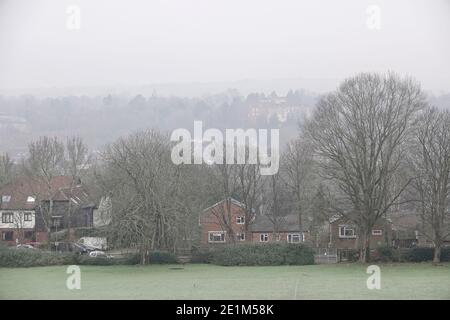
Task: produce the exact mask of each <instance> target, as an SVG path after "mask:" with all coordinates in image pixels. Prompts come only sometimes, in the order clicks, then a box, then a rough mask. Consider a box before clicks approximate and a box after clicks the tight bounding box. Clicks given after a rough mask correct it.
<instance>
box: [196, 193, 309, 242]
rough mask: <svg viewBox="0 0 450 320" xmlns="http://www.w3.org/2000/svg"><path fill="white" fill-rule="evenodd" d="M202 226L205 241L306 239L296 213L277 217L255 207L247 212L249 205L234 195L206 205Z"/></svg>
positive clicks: (294, 240) (200, 220) (202, 239)
mask: <svg viewBox="0 0 450 320" xmlns="http://www.w3.org/2000/svg"><path fill="white" fill-rule="evenodd" d="M228 208H229V209H228ZM246 220H248V221H246ZM199 226H200V233H201V237H200V238H201V239H200V241H201V244H202V245H215V244H225V243H230V242H231V243H235V242H237V243H239V242H240V243H251V242H253V243H266V242H271V241H281V242H290V243H299V242H303V241H304V240H305V234H306V232H303V231H302V230H301V228H300V226H299V223H298V216H296V215H287V216H284V217H279V218H278V219H273V218H272V217H269V216H267V215H259V214H257V213H256V212H255V211H254V210H252V213H251V214H247V216H246V214H245V206H244V205H243V204H242V203H241V202H239V201H237V200H235V199H233V198H231V199H229V200H228V201H226V200H222V201H219V202H217V203H215V204H214V205H212V206H210V207H208V208H206V209H204V210H203V212H202V213H201V215H200V217H199ZM231 237H234V239H232V238H231Z"/></svg>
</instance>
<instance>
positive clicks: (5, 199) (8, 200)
mask: <svg viewBox="0 0 450 320" xmlns="http://www.w3.org/2000/svg"><path fill="white" fill-rule="evenodd" d="M10 201H11V196H2V202H10Z"/></svg>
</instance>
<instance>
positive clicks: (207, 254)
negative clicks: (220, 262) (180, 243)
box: [191, 247, 213, 263]
mask: <svg viewBox="0 0 450 320" xmlns="http://www.w3.org/2000/svg"><path fill="white" fill-rule="evenodd" d="M212 259H213V249H212V248H205V249H200V248H197V247H194V248H192V251H191V263H211V262H212Z"/></svg>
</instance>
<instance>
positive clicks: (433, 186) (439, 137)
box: [411, 108, 450, 263]
mask: <svg viewBox="0 0 450 320" xmlns="http://www.w3.org/2000/svg"><path fill="white" fill-rule="evenodd" d="M411 159H412V162H411V163H412V168H413V172H414V173H415V175H416V178H415V180H414V183H413V188H414V190H415V191H416V192H415V194H416V195H417V199H416V200H418V203H419V214H420V216H421V220H422V222H423V227H424V228H423V232H424V234H425V236H427V238H428V239H430V240H431V241H432V242H433V244H434V257H433V263H439V262H440V260H441V247H442V245H443V243H444V241H445V240H446V239H448V237H449V236H450V112H449V111H448V110H447V111H439V110H437V109H435V108H430V109H428V110H427V111H426V112H425V113H424V114H423V116H422V117H420V122H419V125H418V130H417V139H416V144H415V148H414V149H413V152H412V153H411Z"/></svg>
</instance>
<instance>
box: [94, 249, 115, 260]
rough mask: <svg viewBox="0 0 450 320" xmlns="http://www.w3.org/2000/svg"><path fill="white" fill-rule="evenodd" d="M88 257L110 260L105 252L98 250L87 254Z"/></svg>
mask: <svg viewBox="0 0 450 320" xmlns="http://www.w3.org/2000/svg"><path fill="white" fill-rule="evenodd" d="M89 257H93V258H108V259H109V258H111V256H110V255H108V254H106V252H104V251H100V250H95V251H91V252H89Z"/></svg>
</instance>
